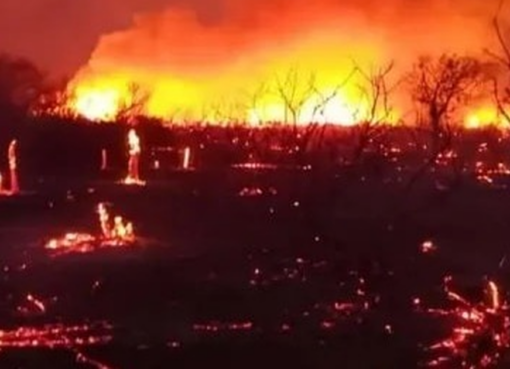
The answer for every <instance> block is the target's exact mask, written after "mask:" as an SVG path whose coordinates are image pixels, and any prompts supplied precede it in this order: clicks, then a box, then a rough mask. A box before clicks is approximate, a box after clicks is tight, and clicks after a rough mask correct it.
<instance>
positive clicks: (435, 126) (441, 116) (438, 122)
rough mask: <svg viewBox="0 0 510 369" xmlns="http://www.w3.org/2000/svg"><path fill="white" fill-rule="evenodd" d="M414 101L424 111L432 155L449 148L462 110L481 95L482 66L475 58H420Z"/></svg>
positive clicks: (414, 79)
mask: <svg viewBox="0 0 510 369" xmlns="http://www.w3.org/2000/svg"><path fill="white" fill-rule="evenodd" d="M410 82H411V94H412V98H413V100H414V101H415V102H416V103H418V105H419V106H420V107H421V108H422V109H424V111H425V119H426V124H427V126H428V128H429V130H430V132H429V133H430V139H431V142H430V146H431V150H432V154H433V155H437V154H439V153H441V152H443V151H444V150H446V149H448V148H450V146H451V143H452V138H453V123H454V122H455V120H454V118H455V114H456V113H458V111H459V109H460V108H461V107H463V106H465V105H466V104H467V103H469V102H470V101H471V100H473V99H474V98H475V97H477V96H478V92H479V90H478V89H479V87H481V86H482V85H483V84H484V83H485V82H486V79H485V74H484V69H483V63H481V62H480V61H478V60H477V59H475V58H472V57H462V56H457V55H446V54H444V55H442V56H441V57H439V58H438V59H434V58H431V57H421V58H420V59H419V61H418V62H417V63H416V64H415V65H414V68H413V71H412V73H411V74H410Z"/></svg>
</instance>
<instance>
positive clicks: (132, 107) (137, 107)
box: [116, 82, 151, 120]
mask: <svg viewBox="0 0 510 369" xmlns="http://www.w3.org/2000/svg"><path fill="white" fill-rule="evenodd" d="M150 97H151V94H150V92H149V91H148V90H146V89H145V88H143V87H142V86H141V85H140V84H138V83H134V82H133V83H130V84H129V85H128V93H127V96H126V98H125V99H123V100H122V101H121V104H120V106H119V110H118V112H117V116H116V118H117V119H118V120H126V119H127V120H129V119H131V118H136V117H140V116H142V115H143V114H144V113H145V110H146V108H147V103H148V102H149V99H150Z"/></svg>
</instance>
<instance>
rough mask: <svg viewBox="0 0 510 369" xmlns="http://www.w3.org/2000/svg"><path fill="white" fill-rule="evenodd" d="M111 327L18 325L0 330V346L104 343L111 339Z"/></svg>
mask: <svg viewBox="0 0 510 369" xmlns="http://www.w3.org/2000/svg"><path fill="white" fill-rule="evenodd" d="M110 330H111V327H110V326H109V325H108V324H106V323H98V324H94V325H88V324H83V325H75V326H66V325H63V324H55V325H45V326H42V327H19V328H16V329H13V330H0V348H27V347H37V348H41V347H44V348H68V349H69V348H74V347H80V346H93V345H104V344H107V343H109V342H110V341H111V339H112V336H111V335H110V334H107V333H105V332H109V331H110Z"/></svg>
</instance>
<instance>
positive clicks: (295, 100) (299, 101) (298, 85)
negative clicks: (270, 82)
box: [276, 67, 316, 128]
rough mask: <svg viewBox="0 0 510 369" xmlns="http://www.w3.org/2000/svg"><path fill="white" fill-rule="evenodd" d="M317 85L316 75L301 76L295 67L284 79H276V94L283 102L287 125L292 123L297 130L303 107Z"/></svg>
mask: <svg viewBox="0 0 510 369" xmlns="http://www.w3.org/2000/svg"><path fill="white" fill-rule="evenodd" d="M315 83H316V77H315V74H314V73H308V75H300V73H299V70H298V69H297V68H295V67H294V68H291V69H289V70H288V71H287V73H286V74H285V76H284V77H283V78H282V77H280V76H278V77H277V78H276V93H277V94H278V97H279V98H280V99H281V100H282V102H283V108H284V120H285V123H292V124H293V126H294V127H296V128H297V124H298V119H299V116H300V114H301V111H302V109H303V106H304V105H305V103H306V102H307V101H308V100H309V99H310V97H311V96H312V95H313V93H314V89H315ZM289 114H290V117H289ZM289 118H290V122H289Z"/></svg>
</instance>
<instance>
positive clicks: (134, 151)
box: [124, 128, 145, 185]
mask: <svg viewBox="0 0 510 369" xmlns="http://www.w3.org/2000/svg"><path fill="white" fill-rule="evenodd" d="M128 146H129V150H128V154H129V161H128V168H127V170H128V174H127V176H126V178H125V179H124V184H127V185H144V184H145V182H144V181H142V180H141V179H140V168H139V167H140V153H141V151H142V150H141V145H140V137H138V134H137V133H136V131H135V130H134V129H133V128H131V129H130V130H129V132H128Z"/></svg>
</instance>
